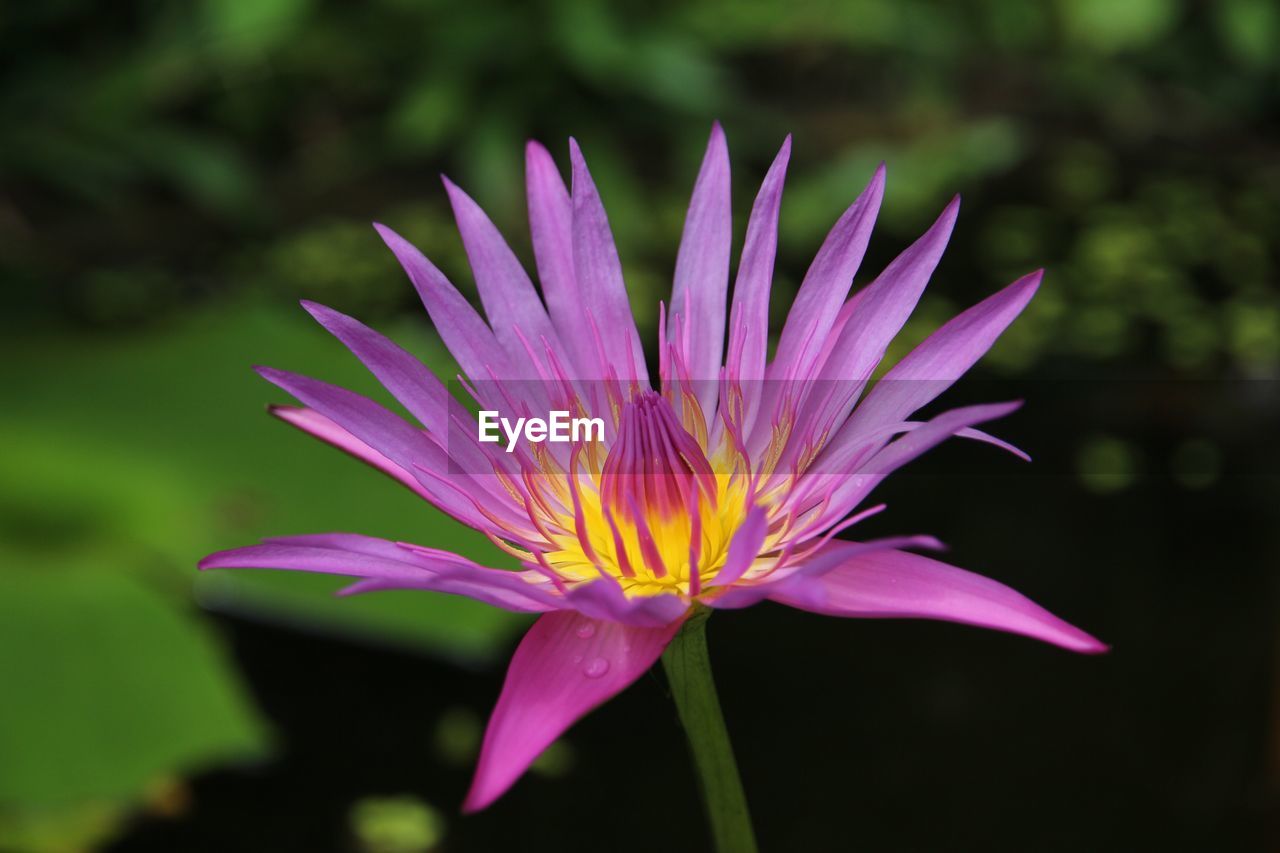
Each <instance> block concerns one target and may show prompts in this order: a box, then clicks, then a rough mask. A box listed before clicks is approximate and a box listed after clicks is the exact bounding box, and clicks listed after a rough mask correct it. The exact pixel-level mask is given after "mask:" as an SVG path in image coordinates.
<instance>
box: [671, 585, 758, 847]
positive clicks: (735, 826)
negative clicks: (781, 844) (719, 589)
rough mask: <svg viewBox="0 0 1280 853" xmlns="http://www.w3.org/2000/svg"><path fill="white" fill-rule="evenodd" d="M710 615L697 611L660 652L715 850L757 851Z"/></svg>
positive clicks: (703, 611)
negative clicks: (719, 687)
mask: <svg viewBox="0 0 1280 853" xmlns="http://www.w3.org/2000/svg"><path fill="white" fill-rule="evenodd" d="M710 613H711V612H710V611H709V610H699V611H698V612H695V613H694V614H693V616H691V617H690V618H689V619H688V621H686V622H685V623H684V625H683V626H682V627H681V628H680V631H679V632H678V633H677V634H676V636H675V638H674V639H672V641H671V644H670V645H668V646H667V650H666V651H665V652H663V653H662V665H663V668H664V669H666V672H667V681H668V682H670V684H671V696H672V698H673V699H674V700H675V703H676V710H677V711H678V712H679V714H680V722H681V724H683V725H684V731H685V734H686V735H688V737H689V747H690V749H691V750H692V751H693V763H694V764H695V765H696V766H697V768H698V778H699V780H700V781H701V783H702V784H701V787H702V799H703V803H704V804H705V805H706V808H707V816H708V817H709V818H710V820H711V833H712V835H713V836H714V837H715V842H716V850H718V851H719V853H755V850H756V836H755V831H754V830H753V829H752V828H751V813H750V812H749V811H748V810H747V797H746V794H744V793H743V790H742V779H741V778H740V777H739V776H738V763H737V762H736V761H735V760H734V758H733V746H732V744H730V743H729V732H728V730H727V729H725V725H724V715H723V714H721V712H720V699H719V698H718V697H717V696H716V685H715V681H714V680H713V679H712V677H711V658H710V656H709V655H708V654H707V617H708V616H709V615H710Z"/></svg>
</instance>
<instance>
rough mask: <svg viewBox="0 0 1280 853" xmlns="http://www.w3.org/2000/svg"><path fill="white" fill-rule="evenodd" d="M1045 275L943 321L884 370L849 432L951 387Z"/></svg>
mask: <svg viewBox="0 0 1280 853" xmlns="http://www.w3.org/2000/svg"><path fill="white" fill-rule="evenodd" d="M1043 276H1044V270H1037V271H1036V272H1033V273H1031V274H1030V275H1026V276H1023V277H1022V278H1020V279H1018V280H1017V281H1015V282H1014V283H1013V284H1010V285H1009V286H1008V287H1006V288H1004V289H1003V290H1001V291H999V292H998V293H995V294H993V295H992V296H989V297H987V298H986V299H984V300H983V301H981V302H979V303H978V304H977V305H974V306H973V307H972V308H969V309H968V310H967V311H964V312H963V313H961V314H958V315H956V316H955V317H954V318H952V319H951V320H950V321H948V322H947V323H945V324H944V325H943V326H942V327H941V328H939V329H938V330H937V331H936V332H934V333H933V334H932V335H930V336H929V337H928V338H926V339H925V341H924V342H923V343H921V344H920V345H919V346H917V347H916V348H915V349H914V350H912V351H911V352H910V353H909V354H908V355H907V356H906V357H905V358H903V359H902V361H900V362H898V363H897V364H896V365H894V366H893V368H892V369H891V370H890V371H889V372H888V373H886V374H885V375H884V377H883V378H882V379H881V380H880V381H879V382H878V383H877V384H876V387H875V388H873V389H872V390H871V393H870V394H868V395H867V399H866V400H864V401H863V403H862V405H860V406H859V407H858V408H857V409H855V410H854V412H853V416H852V417H851V418H850V420H849V422H848V425H847V426H846V427H845V431H846V432H847V433H848V434H849V435H856V434H857V433H858V432H859V431H861V430H863V429H865V428H866V425H867V424H869V423H872V422H875V423H892V422H893V421H898V420H903V419H905V418H907V417H910V415H911V413H912V412H914V411H916V410H917V409H920V408H921V407H923V406H925V405H927V404H928V403H929V402H931V401H932V400H933V399H934V398H936V397H937V396H938V395H939V394H941V393H942V392H943V391H945V390H946V389H947V388H949V387H951V385H952V383H954V382H955V381H956V380H957V379H959V378H960V377H961V376H963V375H964V373H965V372H966V371H967V370H968V369H969V368H970V367H972V366H973V365H974V363H976V362H977V361H978V359H980V358H981V357H982V356H983V355H985V354H986V352H987V350H989V349H990V348H991V345H992V344H994V343H995V341H996V339H997V338H998V337H1000V334H1001V333H1002V332H1004V330H1005V329H1006V328H1008V326H1009V324H1010V323H1012V322H1013V321H1014V319H1015V318H1016V317H1017V316H1018V315H1019V314H1021V313H1022V309H1024V308H1025V307H1026V306H1027V303H1028V302H1030V301H1031V298H1032V297H1033V296H1035V293H1036V290H1037V289H1038V288H1039V286H1040V280H1041V278H1042V277H1043ZM837 441H839V439H837Z"/></svg>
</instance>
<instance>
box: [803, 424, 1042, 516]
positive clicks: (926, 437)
mask: <svg viewBox="0 0 1280 853" xmlns="http://www.w3.org/2000/svg"><path fill="white" fill-rule="evenodd" d="M1021 405H1022V403H1021V402H1019V401H1014V402H1008V403H990V404H986V405H980V406H965V407H963V408H959V409H951V410H950V411H946V412H943V413H942V414H940V415H938V416H937V417H935V418H933V419H932V420H930V421H928V422H926V423H925V424H924V425H923V426H920V427H918V428H916V429H913V430H911V431H910V432H908V433H906V434H905V435H903V436H902V437H901V438H899V439H897V440H896V441H894V442H892V443H890V444H889V445H888V446H886V447H885V448H884V449H883V450H880V451H879V452H877V453H876V454H875V455H874V456H872V457H871V458H870V459H869V460H868V461H866V462H865V463H863V464H860V465H858V467H857V468H856V469H855V470H856V472H857V473H855V474H852V475H849V476H847V477H843V476H841V477H839V479H840V483H839V485H837V486H836V487H835V488H834V489H833V490H832V493H831V501H830V505H829V506H830V509H829V510H828V516H830V517H832V518H842V517H843V516H845V515H847V514H848V513H849V512H851V511H852V510H853V508H854V507H856V506H857V505H858V504H859V502H861V501H862V499H863V498H865V497H866V496H867V495H868V494H870V492H871V490H872V489H874V488H875V487H876V486H878V485H879V484H880V483H881V482H882V481H883V480H884V478H885V477H887V476H889V475H890V474H891V473H893V472H894V471H896V470H897V469H898V468H901V467H902V466H903V465H905V464H907V463H908V462H910V461H911V460H913V459H915V458H916V457H918V456H920V455H921V454H923V453H925V452H926V451H928V450H931V449H933V448H934V447H936V446H937V445H939V444H941V443H942V442H944V441H946V440H947V439H948V438H950V437H952V436H953V435H956V434H957V433H959V432H960V431H962V430H965V429H968V428H970V427H973V426H975V425H977V424H980V423H983V422H985V421H990V420H995V419H996V418H1002V417H1004V416H1005V415H1007V414H1009V413H1010V412H1013V411H1015V410H1016V409H1018V407H1019V406H1021ZM880 440H881V439H880V438H879V436H878V435H876V436H870V437H866V438H863V439H859V440H858V441H854V442H850V443H849V445H848V446H847V447H846V448H845V449H844V450H845V452H844V454H842V455H839V456H831V455H828V454H827V453H825V452H824V453H823V454H822V455H821V456H820V457H819V458H818V461H817V462H816V463H815V465H816V466H817V470H820V471H824V472H833V473H836V472H840V471H843V470H848V469H849V468H850V467H851V466H852V465H854V464H857V462H858V457H859V454H860V453H862V452H864V451H866V452H869V451H870V449H874V448H875V447H877V446H879V442H880ZM811 476H818V477H823V476H830V475H824V474H814V475H811ZM837 476H838V473H837Z"/></svg>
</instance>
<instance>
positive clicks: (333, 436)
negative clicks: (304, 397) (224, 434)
mask: <svg viewBox="0 0 1280 853" xmlns="http://www.w3.org/2000/svg"><path fill="white" fill-rule="evenodd" d="M269 411H270V412H271V414H273V415H275V416H276V417H277V418H279V419H280V420H282V421H284V422H285V423H287V424H289V425H290V426H294V427H297V428H298V429H300V430H302V431H303V432H305V433H308V434H309V435H313V436H315V437H316V438H318V439H320V440H321V441H323V442H324V443H325V444H329V445H332V446H333V447H336V448H338V449H339V450H341V451H342V452H343V453H346V454H348V455H349V456H354V457H355V458H356V459H359V460H360V461H361V462H364V463H365V464H367V465H371V466H373V467H374V468H376V469H378V470H379V471H381V472H382V473H384V474H386V475H387V476H389V477H391V478H392V479H393V480H396V481H398V482H400V483H401V484H403V485H405V486H407V487H408V488H410V489H412V490H413V491H414V492H415V493H416V494H417V495H418V496H419V497H421V498H423V499H425V500H430V499H431V496H430V495H429V494H428V493H427V491H426V489H424V488H422V484H421V483H419V482H418V481H417V480H416V479H415V478H414V476H413V475H412V474H410V473H409V472H408V471H406V470H404V469H403V468H401V467H400V466H399V465H397V464H395V463H394V462H392V461H391V460H390V459H388V458H387V457H385V456H383V455H382V454H381V453H379V452H378V451H376V450H374V449H373V448H372V447H370V446H369V445H367V444H365V443H364V442H363V441H361V440H360V439H358V438H356V437H355V436H354V435H352V434H351V433H349V432H347V431H346V430H345V429H343V428H342V427H340V426H338V425H337V424H336V423H334V422H333V421H331V420H329V419H328V418H326V417H325V416H324V415H322V414H320V413H319V412H317V411H315V410H313V409H308V408H306V407H305V406H271V407H270V408H269Z"/></svg>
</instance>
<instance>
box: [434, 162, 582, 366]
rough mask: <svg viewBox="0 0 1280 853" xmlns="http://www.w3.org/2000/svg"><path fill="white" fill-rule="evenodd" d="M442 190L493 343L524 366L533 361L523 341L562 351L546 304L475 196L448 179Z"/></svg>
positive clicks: (515, 361) (539, 350)
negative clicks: (542, 344) (490, 327)
mask: <svg viewBox="0 0 1280 853" xmlns="http://www.w3.org/2000/svg"><path fill="white" fill-rule="evenodd" d="M444 187H445V191H446V192H447V193H448V195H449V203H450V204H451V205H453V214H454V217H455V218H456V219H457V222H458V232H459V233H460V234H461V235H462V245H463V248H465V249H466V252H467V260H468V261H469V262H470V263H471V271H472V273H473V274H474V275H475V279H476V289H477V290H478V291H479V292H480V301H481V303H482V304H483V305H484V310H485V314H487V315H488V317H489V325H490V326H492V328H493V334H494V337H495V338H497V339H498V341H499V343H501V344H502V346H503V348H504V349H505V350H506V352H507V356H508V358H510V359H511V361H512V362H513V363H520V362H522V361H524V360H525V359H527V358H528V357H529V356H528V354H527V351H526V349H525V345H524V341H528V342H530V343H534V344H536V343H537V342H539V341H541V340H542V339H544V338H545V339H546V340H547V342H548V343H550V344H551V346H552V347H553V348H554V349H557V350H559V349H560V341H559V336H558V335H557V334H556V333H555V331H554V330H553V329H552V328H551V320H550V319H549V318H548V317H547V311H546V309H545V308H544V307H543V306H542V300H540V299H539V298H538V292H537V291H536V290H534V287H533V282H532V281H530V280H529V275H528V273H526V272H525V271H524V267H523V266H521V264H520V260H519V259H518V258H517V257H516V256H515V253H514V252H512V251H511V248H510V247H509V246H508V245H507V241H506V240H504V239H502V234H501V233H499V232H498V229H497V227H495V226H494V224H493V222H492V221H491V220H490V219H489V217H488V216H487V215H486V214H485V212H484V211H483V210H481V209H480V206H479V205H478V204H476V203H475V202H474V201H473V200H472V199H471V196H469V195H467V194H466V193H465V192H463V191H462V190H461V189H460V188H459V187H458V186H457V185H456V184H454V183H453V182H452V181H450V180H449V179H448V178H444ZM517 329H518V330H519V333H517V331H516V330H517ZM522 338H523V340H522ZM537 351H538V352H541V347H539V348H538V349H537Z"/></svg>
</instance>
